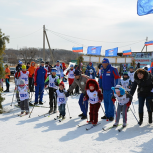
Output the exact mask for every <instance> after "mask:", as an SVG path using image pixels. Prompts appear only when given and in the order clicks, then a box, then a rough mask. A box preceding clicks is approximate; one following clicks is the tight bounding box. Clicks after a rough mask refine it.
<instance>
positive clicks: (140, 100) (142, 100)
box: [138, 97, 151, 113]
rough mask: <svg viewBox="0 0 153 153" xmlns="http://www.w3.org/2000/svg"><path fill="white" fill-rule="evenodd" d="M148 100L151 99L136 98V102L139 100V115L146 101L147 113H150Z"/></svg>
mask: <svg viewBox="0 0 153 153" xmlns="http://www.w3.org/2000/svg"><path fill="white" fill-rule="evenodd" d="M149 99H151V97H138V100H139V113H143V107H144V103H145V100H146V107H147V111H148V112H151V110H150V106H149Z"/></svg>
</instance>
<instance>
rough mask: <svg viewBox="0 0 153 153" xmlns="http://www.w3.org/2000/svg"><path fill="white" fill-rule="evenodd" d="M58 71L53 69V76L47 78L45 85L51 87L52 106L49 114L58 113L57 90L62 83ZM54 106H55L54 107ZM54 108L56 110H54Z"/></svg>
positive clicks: (50, 98)
mask: <svg viewBox="0 0 153 153" xmlns="http://www.w3.org/2000/svg"><path fill="white" fill-rule="evenodd" d="M56 71H57V70H56V69H55V68H52V69H51V74H50V75H49V76H48V77H47V79H46V80H45V85H47V84H48V87H49V101H50V102H49V104H50V110H49V113H52V112H53V113H56V109H57V102H56V101H55V97H54V96H55V92H56V90H57V86H58V85H59V83H60V80H59V77H58V76H57V75H56ZM53 104H54V106H53ZM53 107H54V109H53Z"/></svg>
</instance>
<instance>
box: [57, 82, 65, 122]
mask: <svg viewBox="0 0 153 153" xmlns="http://www.w3.org/2000/svg"><path fill="white" fill-rule="evenodd" d="M66 92H67V91H66V90H65V89H64V83H63V82H61V83H60V84H59V89H58V90H56V94H57V104H58V110H59V113H60V114H59V118H62V119H65V114H66V112H65V105H66V101H67V98H66V95H65V94H66Z"/></svg>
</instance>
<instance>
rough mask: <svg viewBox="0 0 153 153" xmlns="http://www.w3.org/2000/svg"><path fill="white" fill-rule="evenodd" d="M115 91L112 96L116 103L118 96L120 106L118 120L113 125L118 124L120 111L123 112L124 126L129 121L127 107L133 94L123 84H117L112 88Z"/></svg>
mask: <svg viewBox="0 0 153 153" xmlns="http://www.w3.org/2000/svg"><path fill="white" fill-rule="evenodd" d="M111 89H112V90H113V92H114V95H113V96H112V101H113V103H115V101H116V98H117V100H118V107H117V113H116V121H115V124H114V125H113V126H118V123H119V119H120V113H121V111H122V112H123V127H126V123H127V109H128V107H129V106H130V105H131V101H132V96H131V95H130V94H129V93H128V92H127V91H125V89H124V88H123V87H122V86H121V85H116V87H112V88H111Z"/></svg>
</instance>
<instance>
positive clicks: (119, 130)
mask: <svg viewBox="0 0 153 153" xmlns="http://www.w3.org/2000/svg"><path fill="white" fill-rule="evenodd" d="M124 128H126V126H122V127H121V128H120V129H118V132H121V131H122V130H123V129H124Z"/></svg>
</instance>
